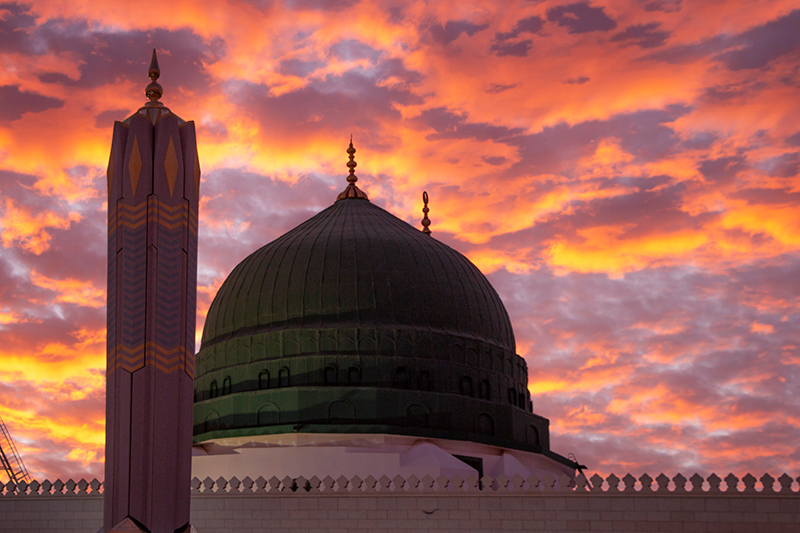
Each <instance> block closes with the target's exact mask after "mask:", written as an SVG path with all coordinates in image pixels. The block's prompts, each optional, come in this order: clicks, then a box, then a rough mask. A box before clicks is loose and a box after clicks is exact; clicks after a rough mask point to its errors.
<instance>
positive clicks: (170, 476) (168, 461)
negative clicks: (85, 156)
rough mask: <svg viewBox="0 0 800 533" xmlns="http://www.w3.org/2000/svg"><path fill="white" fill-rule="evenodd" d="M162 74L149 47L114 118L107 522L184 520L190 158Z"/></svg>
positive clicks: (189, 140)
mask: <svg viewBox="0 0 800 533" xmlns="http://www.w3.org/2000/svg"><path fill="white" fill-rule="evenodd" d="M160 73H161V71H160V70H159V68H158V60H157V59H156V52H155V50H153V60H152V62H151V64H150V69H149V72H148V76H149V77H150V80H151V82H150V84H149V85H148V86H147V88H146V89H145V95H146V96H147V98H148V99H149V101H148V102H147V103H146V104H145V105H144V106H143V107H142V108H141V109H139V110H138V111H137V112H136V113H134V114H133V115H132V116H131V117H129V118H127V119H126V120H124V121H123V122H116V123H115V124H114V137H113V140H112V141H111V157H110V160H109V163H108V347H107V353H108V366H107V373H106V380H107V385H106V471H105V513H104V520H103V531H105V532H110V531H149V532H151V533H175V532H187V531H191V530H192V529H193V528H192V527H191V525H190V524H189V493H190V483H191V470H192V401H193V383H194V337H195V300H196V296H197V204H198V197H199V187H200V165H199V159H198V156H197V140H196V136H195V128H194V122H186V121H184V120H181V119H180V118H179V117H178V116H176V115H175V114H174V113H172V112H171V111H170V110H169V109H168V108H166V107H164V105H163V104H162V103H161V102H159V98H161V95H162V92H163V90H162V88H161V85H159V84H158V83H157V81H156V80H157V79H158V77H159V75H160Z"/></svg>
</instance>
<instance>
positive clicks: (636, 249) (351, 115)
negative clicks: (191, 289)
mask: <svg viewBox="0 0 800 533" xmlns="http://www.w3.org/2000/svg"><path fill="white" fill-rule="evenodd" d="M133 6H135V7H133ZM198 6H199V3H198V2H196V1H194V0H192V1H189V0H173V1H170V2H159V3H151V2H139V3H133V2H129V1H127V0H126V1H121V0H107V1H106V2H103V3H100V2H97V1H95V0H54V1H41V2H34V3H0V67H1V68H0V246H2V248H0V416H2V418H3V419H4V420H5V422H6V424H7V426H8V427H9V429H10V430H11V432H12V435H13V437H14V438H15V440H16V443H17V447H18V449H19V451H20V453H21V455H22V456H23V459H24V461H25V464H26V465H27V467H28V469H29V471H30V472H31V474H32V475H33V476H34V477H35V478H38V479H40V480H43V479H45V478H49V479H51V480H52V479H55V478H56V477H62V478H64V477H76V478H79V477H86V478H91V477H97V478H100V479H102V477H103V454H104V416H105V412H104V409H105V407H104V406H105V321H106V318H105V292H106V272H105V265H106V178H105V171H106V166H107V163H108V156H109V150H110V142H111V133H112V126H113V123H114V121H115V120H124V119H125V118H126V117H128V116H129V115H131V114H132V113H133V112H134V111H136V110H137V109H138V108H139V107H140V106H141V105H143V104H144V102H145V97H144V88H145V86H146V84H147V82H148V79H147V77H146V74H147V66H148V64H149V61H150V55H151V53H152V49H153V48H157V49H158V53H159V62H160V66H161V70H162V77H161V79H160V80H159V82H160V83H161V84H162V86H163V87H164V96H163V98H162V102H164V103H165V105H167V106H168V107H170V108H171V109H172V111H173V112H175V113H176V114H177V115H179V116H180V117H182V118H184V119H185V120H194V121H195V123H196V126H197V136H198V142H199V151H200V162H201V166H202V169H203V181H202V185H201V193H202V199H201V206H200V267H199V275H198V281H199V299H198V303H199V308H198V312H197V332H198V340H199V336H200V333H201V331H202V327H203V320H204V317H205V313H206V311H207V309H208V306H209V305H210V303H211V299H212V298H213V296H214V294H215V293H216V291H217V289H218V288H219V286H220V284H221V283H222V281H223V280H224V278H225V276H227V274H228V273H229V272H230V270H231V269H232V268H233V266H234V265H236V264H237V263H238V262H239V261H240V260H241V259H243V258H244V257H245V256H246V255H248V254H249V253H250V252H252V251H253V250H255V249H256V248H258V247H259V246H261V245H263V244H265V243H267V242H269V241H271V240H273V239H274V238H276V237H277V236H279V235H281V234H283V233H284V232H286V231H287V230H289V229H291V228H292V227H294V226H296V225H297V224H299V223H300V222H302V221H303V220H305V219H307V218H309V217H311V216H312V215H314V214H315V213H317V212H319V211H320V210H322V209H323V208H325V207H327V206H329V205H330V204H331V203H332V202H333V201H334V199H335V198H336V194H337V192H339V191H340V190H342V189H343V188H344V186H345V185H346V182H345V176H346V174H347V168H346V166H345V163H346V161H347V154H346V153H345V149H346V148H347V143H348V141H349V137H350V134H352V135H353V138H354V143H355V146H356V148H357V150H358V152H357V154H356V160H357V162H358V169H357V173H358V176H359V182H358V184H359V186H361V188H362V189H363V190H364V191H366V192H367V193H368V194H369V196H370V198H371V200H372V201H373V202H374V203H375V204H377V205H379V206H381V207H384V208H385V209H387V210H389V211H390V212H392V213H394V214H396V215H397V216H399V217H401V218H403V219H405V220H406V221H408V222H409V223H411V224H413V225H415V226H417V227H420V228H421V226H419V220H420V218H421V209H422V202H421V195H422V191H423V190H427V191H428V193H429V194H430V209H431V213H430V217H431V219H432V225H431V229H432V230H433V236H434V237H435V238H437V239H440V240H442V241H443V242H445V243H447V244H449V245H450V246H452V247H454V248H455V249H457V250H459V251H460V252H462V253H463V254H465V255H466V256H467V257H468V258H469V259H470V260H472V261H473V262H474V263H475V264H476V265H477V266H478V267H479V268H480V269H481V270H482V271H483V272H484V273H485V274H487V276H488V277H489V279H490V281H491V282H492V284H493V285H494V286H495V288H496V289H497V290H498V292H499V293H500V296H501V297H502V299H503V301H504V302H505V304H506V307H507V309H508V312H509V314H510V316H511V320H512V323H513V324H514V328H515V333H516V339H517V352H518V353H519V354H520V355H522V356H524V357H525V359H526V360H527V362H528V367H529V372H530V383H529V387H530V391H531V393H532V396H533V403H534V411H535V412H537V413H538V414H541V415H543V416H545V417H547V418H549V419H550V424H551V425H550V427H551V434H552V439H551V440H552V447H553V449H554V450H555V451H557V452H558V453H561V454H563V455H567V454H568V453H570V452H572V453H575V455H576V456H577V458H578V460H579V461H580V462H581V463H584V464H586V465H588V466H589V470H590V471H591V472H600V473H610V472H614V473H616V474H617V475H620V476H621V475H623V474H624V473H626V472H631V473H633V474H635V475H640V474H642V473H644V472H647V473H649V474H651V475H654V476H655V475H657V474H659V473H660V472H665V473H667V474H674V473H676V472H682V473H684V474H685V475H687V477H688V476H689V475H691V474H692V473H694V472H699V473H701V474H704V475H707V474H710V473H711V472H716V473H717V474H719V475H720V476H724V475H725V474H727V473H728V472H733V473H735V474H737V475H742V474H744V473H746V472H752V473H753V474H756V475H757V476H760V475H761V474H763V473H764V472H770V473H771V474H773V475H776V476H777V475H780V474H781V473H783V472H788V473H789V474H794V475H798V474H800V451H798V442H800V399H798V391H800V348H799V347H798V346H799V345H800V106H799V105H798V102H800V30H798V28H800V5H799V4H798V1H797V0H788V1H787V0H773V1H769V2H766V1H759V2H756V1H747V0H714V1H711V0H709V1H699V0H695V1H691V0H685V1H682V0H591V1H589V2H584V1H580V2H573V1H572V0H567V1H549V0H547V1H522V0H520V1H517V0H510V1H503V2H489V1H485V2H468V1H465V0H439V1H437V2H430V3H426V2H421V1H418V0H387V1H372V0H364V1H357V0H354V1H349V0H331V1H325V0H295V1H287V2H279V1H266V0H264V1H262V0H238V1H237V0H216V1H214V2H209V3H208V5H206V6H204V7H198ZM198 347H199V342H198ZM4 480H5V477H4V475H3V474H0V481H4Z"/></svg>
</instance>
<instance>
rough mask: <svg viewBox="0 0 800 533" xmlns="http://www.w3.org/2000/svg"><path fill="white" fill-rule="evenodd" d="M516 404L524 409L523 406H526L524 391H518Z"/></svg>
mask: <svg viewBox="0 0 800 533" xmlns="http://www.w3.org/2000/svg"><path fill="white" fill-rule="evenodd" d="M518 405H519V406H520V407H521V408H522V409H525V408H526V407H527V406H528V402H527V401H526V398H525V393H524V392H520V393H519V404H518Z"/></svg>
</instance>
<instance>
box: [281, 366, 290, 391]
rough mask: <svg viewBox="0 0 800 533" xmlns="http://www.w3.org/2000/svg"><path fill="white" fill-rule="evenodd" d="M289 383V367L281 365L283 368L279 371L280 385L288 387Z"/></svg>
mask: <svg viewBox="0 0 800 533" xmlns="http://www.w3.org/2000/svg"><path fill="white" fill-rule="evenodd" d="M289 383H290V378H289V367H287V366H284V367H281V369H280V370H279V371H278V387H288V386H289Z"/></svg>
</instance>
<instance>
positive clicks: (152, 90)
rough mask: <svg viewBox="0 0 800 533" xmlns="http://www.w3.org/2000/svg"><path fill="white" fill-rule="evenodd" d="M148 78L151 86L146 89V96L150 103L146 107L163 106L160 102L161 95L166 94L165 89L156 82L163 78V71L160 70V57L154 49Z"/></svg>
mask: <svg viewBox="0 0 800 533" xmlns="http://www.w3.org/2000/svg"><path fill="white" fill-rule="evenodd" d="M147 76H148V77H149V78H150V84H149V85H148V86H147V87H146V88H145V90H144V95H145V96H146V97H147V98H148V100H149V102H147V103H146V104H145V106H148V107H150V106H163V105H164V104H162V103H161V102H159V101H158V99H159V98H161V95H163V94H164V89H163V88H162V87H161V85H160V84H159V83H158V82H157V81H156V80H157V79H158V78H159V77H160V76H161V69H160V68H158V57H157V56H156V49H155V48H153V59H151V60H150V68H149V69H148V70H147Z"/></svg>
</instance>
